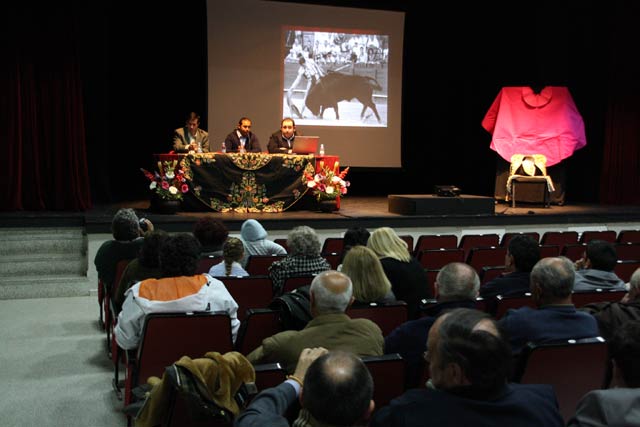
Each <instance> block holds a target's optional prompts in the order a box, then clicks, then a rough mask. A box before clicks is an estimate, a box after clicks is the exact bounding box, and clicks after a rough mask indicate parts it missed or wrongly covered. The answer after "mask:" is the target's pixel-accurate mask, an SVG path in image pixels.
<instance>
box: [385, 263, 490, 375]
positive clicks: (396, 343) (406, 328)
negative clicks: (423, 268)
mask: <svg viewBox="0 0 640 427" xmlns="http://www.w3.org/2000/svg"><path fill="white" fill-rule="evenodd" d="M479 287H480V278H479V277H478V273H476V270H474V269H473V267H471V266H470V265H468V264H464V263H461V262H452V263H450V264H447V265H445V266H444V267H442V269H441V270H440V271H439V272H438V275H437V276H436V282H435V292H436V295H435V297H436V300H437V304H436V305H434V306H433V307H431V308H430V309H429V312H428V313H426V314H427V315H426V316H424V317H421V318H420V319H416V320H410V321H408V322H405V323H403V324H402V325H400V326H398V327H397V328H396V329H394V330H393V331H392V332H391V333H390V334H389V335H387V336H386V337H385V338H384V352H385V354H392V353H400V355H401V356H402V358H403V359H404V360H405V361H406V368H407V369H406V380H407V384H408V385H409V386H411V387H413V386H418V385H419V384H418V381H419V379H420V376H421V372H422V369H423V368H424V361H423V358H422V355H423V354H424V352H425V351H426V349H427V338H428V334H429V329H431V326H432V325H433V323H434V322H435V321H436V319H437V318H438V316H440V315H441V314H442V313H444V312H446V311H447V310H451V309H453V308H461V307H464V308H474V307H475V306H476V298H477V297H478V288H479Z"/></svg>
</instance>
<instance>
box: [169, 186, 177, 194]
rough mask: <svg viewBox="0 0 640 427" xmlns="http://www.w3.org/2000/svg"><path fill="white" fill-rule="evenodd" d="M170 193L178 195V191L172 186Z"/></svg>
mask: <svg viewBox="0 0 640 427" xmlns="http://www.w3.org/2000/svg"><path fill="white" fill-rule="evenodd" d="M169 193H171V194H178V189H177V188H176V187H174V186H173V185H172V186H171V187H169Z"/></svg>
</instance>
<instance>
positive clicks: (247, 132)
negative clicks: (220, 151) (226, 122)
mask: <svg viewBox="0 0 640 427" xmlns="http://www.w3.org/2000/svg"><path fill="white" fill-rule="evenodd" d="M224 144H225V147H226V148H227V153H245V152H246V153H259V152H260V151H262V148H261V147H260V141H258V137H257V136H256V134H255V133H253V132H251V119H249V118H248V117H242V118H241V119H240V120H238V125H237V126H236V128H235V129H234V130H232V131H231V133H229V135H227V137H226V138H225V140H224Z"/></svg>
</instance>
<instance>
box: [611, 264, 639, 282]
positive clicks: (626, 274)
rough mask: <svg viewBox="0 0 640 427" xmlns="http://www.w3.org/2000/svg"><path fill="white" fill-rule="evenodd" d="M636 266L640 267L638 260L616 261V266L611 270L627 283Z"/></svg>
mask: <svg viewBox="0 0 640 427" xmlns="http://www.w3.org/2000/svg"><path fill="white" fill-rule="evenodd" d="M638 268H640V261H635V260H630V261H618V262H617V263H616V266H615V267H614V268H613V272H614V273H616V276H618V277H619V278H620V279H621V280H622V281H623V282H625V283H629V280H631V275H632V274H633V272H634V271H636V270H637V269H638Z"/></svg>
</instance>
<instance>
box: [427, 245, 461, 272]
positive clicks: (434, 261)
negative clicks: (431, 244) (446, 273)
mask: <svg viewBox="0 0 640 427" xmlns="http://www.w3.org/2000/svg"><path fill="white" fill-rule="evenodd" d="M416 258H417V259H418V262H419V263H420V265H421V266H422V268H424V269H427V270H439V269H441V268H442V267H444V266H445V265H447V264H449V263H450V262H464V250H462V249H427V250H426V251H422V252H420V253H419V254H418V256H417V257H416Z"/></svg>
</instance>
